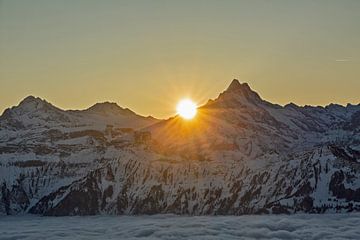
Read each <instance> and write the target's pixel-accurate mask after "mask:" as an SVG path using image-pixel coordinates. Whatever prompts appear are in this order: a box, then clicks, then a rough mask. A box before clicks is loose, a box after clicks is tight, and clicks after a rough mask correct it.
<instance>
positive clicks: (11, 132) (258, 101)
mask: <svg viewBox="0 0 360 240" xmlns="http://www.w3.org/2000/svg"><path fill="white" fill-rule="evenodd" d="M0 188H1V191H0V214H1V215H16V214H24V213H32V214H39V215H47V216H68V215H71V216H72V215H100V214H101V215H122V214H126V215H139V214H168V213H171V214H184V215H243V214H280V213H287V214H288V213H346V212H358V211H360V105H351V104H348V105H347V106H341V105H336V104H330V105H329V106H326V107H312V106H304V107H300V106H297V105H295V104H292V103H291V104H288V105H286V106H280V105H277V104H272V103H270V102H267V101H265V100H263V99H262V98H261V97H260V96H259V94H258V93H256V92H255V91H253V90H252V89H251V88H250V86H249V85H248V84H247V83H240V82H239V81H237V80H233V81H232V82H231V84H230V86H229V87H228V88H227V89H226V90H225V91H224V92H223V93H221V94H220V95H219V97H218V98H216V99H214V100H209V101H208V102H207V103H206V104H205V105H203V106H201V107H199V108H198V114H197V116H196V118H195V119H194V120H192V121H183V120H182V119H180V118H179V117H172V118H169V119H167V120H158V119H155V118H152V117H143V116H140V115H137V114H136V113H134V112H132V111H131V110H129V109H126V108H122V107H120V106H118V105H117V104H115V103H109V102H106V103H99V104H95V105H94V106H92V107H90V108H89V109H86V110H81V111H80V110H76V111H75V110H71V111H64V110H62V109H60V108H57V107H55V106H53V105H52V104H50V103H48V102H46V101H45V100H42V99H40V98H36V97H32V96H30V97H27V98H25V99H24V100H23V101H22V102H21V103H20V104H19V105H18V106H15V107H12V108H10V109H7V110H6V111H5V112H4V113H3V115H1V116H0Z"/></svg>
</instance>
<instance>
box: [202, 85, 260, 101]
mask: <svg viewBox="0 0 360 240" xmlns="http://www.w3.org/2000/svg"><path fill="white" fill-rule="evenodd" d="M261 102H263V101H262V99H261V98H260V96H259V95H258V94H257V93H256V92H255V91H253V90H252V89H251V88H250V86H249V84H247V83H240V82H239V80H237V79H234V80H232V82H231V84H230V85H229V87H228V88H227V89H226V90H225V91H224V92H223V93H221V94H220V95H219V97H218V98H217V99H215V100H214V101H209V102H208V104H210V105H217V104H221V106H222V107H237V106H239V104H240V105H247V104H258V103H261Z"/></svg>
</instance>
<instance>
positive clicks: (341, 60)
mask: <svg viewBox="0 0 360 240" xmlns="http://www.w3.org/2000/svg"><path fill="white" fill-rule="evenodd" d="M350 61H351V60H350V59H347V58H344V59H336V60H335V62H350Z"/></svg>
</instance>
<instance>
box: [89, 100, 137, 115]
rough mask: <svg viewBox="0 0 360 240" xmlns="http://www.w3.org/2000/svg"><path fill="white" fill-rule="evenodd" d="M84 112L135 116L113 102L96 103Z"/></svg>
mask: <svg viewBox="0 0 360 240" xmlns="http://www.w3.org/2000/svg"><path fill="white" fill-rule="evenodd" d="M85 111H87V112H91V113H100V114H128V115H129V114H135V113H134V112H132V111H131V110H129V109H128V108H122V107H120V106H119V105H118V104H117V103H114V102H102V103H96V104H94V105H93V106H91V107H89V108H88V109H86V110H85Z"/></svg>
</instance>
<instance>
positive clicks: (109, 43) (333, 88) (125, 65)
mask: <svg viewBox="0 0 360 240" xmlns="http://www.w3.org/2000/svg"><path fill="white" fill-rule="evenodd" d="M233 78H237V79H239V80H240V81H241V82H243V81H246V82H248V83H249V84H250V86H251V87H252V88H253V89H255V90H256V91H257V92H258V93H259V94H260V95H261V96H262V97H263V98H265V99H266V100H268V101H271V102H274V103H279V104H286V103H289V102H294V103H297V104H299V105H305V104H311V105H326V104H328V103H330V102H336V103H340V104H346V103H348V102H350V103H355V104H358V103H359V102H360V1H358V0H352V1H351V0H338V1H332V0H323V1H320V0H308V1H306V0H302V1H296V0H278V1H276V0H271V1H270V0H262V1H260V0H259V1H257V0H249V1H240V0H239V1H238V0H236V1H235V0H234V1H231V0H224V1H220V0H218V1H211V0H203V1H201V0H182V1H172V0H157V1H155V0H153V1H151V0H144V1H137V0H129V1H120V0H119V1H118V0H114V1H111V0H104V1H91V0H83V1H81V0H59V1H49V0H43V1H39V0H32V1H17V0H0V111H1V112H2V111H3V110H4V109H5V108H7V107H9V106H13V105H16V104H18V102H19V101H20V100H21V99H23V98H24V97H25V96H27V95H35V96H39V97H41V98H45V99H47V100H48V101H49V102H51V103H53V104H55V105H56V106H59V107H61V108H64V109H84V108H87V107H89V106H90V105H92V104H94V103H96V102H102V101H112V102H117V103H118V104H119V105H120V106H122V107H128V108H130V109H132V110H134V111H135V112H137V113H139V114H142V115H152V116H155V117H160V118H165V117H169V116H170V115H172V114H174V112H175V106H176V103H177V101H178V100H179V99H181V98H182V97H190V98H193V99H194V100H195V101H197V102H198V103H199V104H201V103H204V102H206V101H207V99H209V98H215V97H216V96H217V95H218V94H219V93H220V92H221V91H223V90H224V89H225V88H226V87H227V85H229V84H230V82H231V80H232V79H233Z"/></svg>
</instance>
